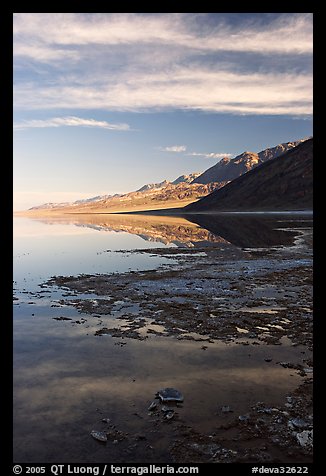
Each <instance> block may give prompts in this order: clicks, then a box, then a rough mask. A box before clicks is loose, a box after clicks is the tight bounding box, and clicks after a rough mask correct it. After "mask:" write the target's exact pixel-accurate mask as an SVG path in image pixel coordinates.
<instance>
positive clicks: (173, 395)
mask: <svg viewBox="0 0 326 476" xmlns="http://www.w3.org/2000/svg"><path fill="white" fill-rule="evenodd" d="M157 396H158V397H159V398H160V399H161V401H162V402H183V395H182V394H181V393H180V392H179V390H176V389H175V388H171V387H168V388H164V389H162V390H159V391H158V392H157Z"/></svg>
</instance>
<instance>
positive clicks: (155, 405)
mask: <svg viewBox="0 0 326 476" xmlns="http://www.w3.org/2000/svg"><path fill="white" fill-rule="evenodd" d="M156 407H157V403H156V402H152V403H151V404H150V406H149V407H148V411H153V410H155V409H156Z"/></svg>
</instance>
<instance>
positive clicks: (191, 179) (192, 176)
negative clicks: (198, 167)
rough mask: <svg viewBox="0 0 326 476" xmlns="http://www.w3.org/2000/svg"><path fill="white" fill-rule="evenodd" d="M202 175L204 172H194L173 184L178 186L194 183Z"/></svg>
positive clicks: (181, 177) (182, 176)
mask: <svg viewBox="0 0 326 476" xmlns="http://www.w3.org/2000/svg"><path fill="white" fill-rule="evenodd" d="M200 175H202V172H194V173H192V174H188V175H180V177H178V178H176V179H175V180H174V181H173V182H171V183H172V185H178V184H179V183H193V182H194V180H195V179H196V178H197V177H199V176H200Z"/></svg>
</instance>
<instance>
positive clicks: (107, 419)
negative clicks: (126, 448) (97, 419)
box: [102, 418, 111, 423]
mask: <svg viewBox="0 0 326 476" xmlns="http://www.w3.org/2000/svg"><path fill="white" fill-rule="evenodd" d="M102 422H103V423H110V422H111V420H110V418H102Z"/></svg>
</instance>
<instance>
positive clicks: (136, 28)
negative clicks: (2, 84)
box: [13, 13, 313, 210]
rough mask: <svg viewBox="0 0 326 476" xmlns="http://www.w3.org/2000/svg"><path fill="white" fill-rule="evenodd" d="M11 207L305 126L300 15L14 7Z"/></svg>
mask: <svg viewBox="0 0 326 476" xmlns="http://www.w3.org/2000/svg"><path fill="white" fill-rule="evenodd" d="M13 33H14V45H13V46H14V49H13V51H14V106H13V111H14V125H13V131H14V135H13V136H14V158H13V173H14V177H13V181H14V182H13V183H14V186H13V187H14V188H13V192H14V197H13V204H14V210H23V209H26V208H29V207H32V206H35V205H39V204H42V203H46V202H65V201H74V200H77V199H82V198H89V197H92V196H96V195H102V194H115V193H126V192H129V191H132V190H137V189H138V188H140V187H141V186H142V185H144V184H146V183H153V182H154V183H155V182H161V181H162V180H164V179H167V180H174V179H175V178H177V177H178V176H179V175H182V174H187V173H191V172H201V171H204V170H206V169H207V168H209V167H211V166H212V165H214V164H216V163H217V162H218V161H219V160H220V159H221V158H222V157H225V156H228V157H235V156H236V155H238V154H240V153H242V152H243V151H245V150H248V151H253V152H259V151H261V150H263V149H265V148H267V147H272V146H275V145H277V144H279V143H282V142H288V141H293V140H298V139H302V138H304V137H309V136H311V135H312V127H313V124H312V80H313V78H312V47H313V40H312V14H311V13H229V14H226V13H160V14H159V13H15V14H14V16H13Z"/></svg>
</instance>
